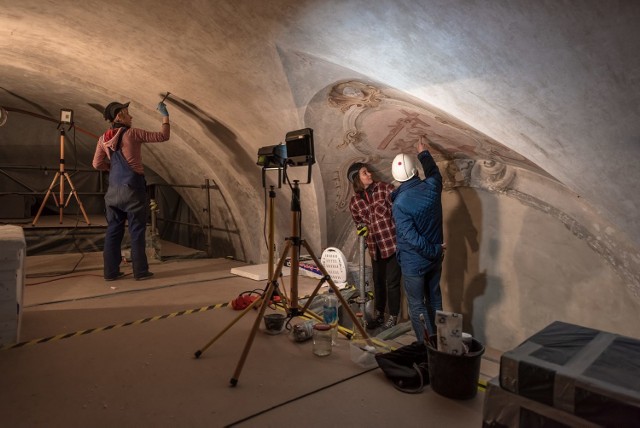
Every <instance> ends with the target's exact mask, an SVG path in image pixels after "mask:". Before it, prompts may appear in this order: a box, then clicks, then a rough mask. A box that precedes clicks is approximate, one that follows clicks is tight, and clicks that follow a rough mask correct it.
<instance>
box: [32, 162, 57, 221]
mask: <svg viewBox="0 0 640 428" xmlns="http://www.w3.org/2000/svg"><path fill="white" fill-rule="evenodd" d="M59 176H60V171H58V172H56V175H55V176H54V177H53V180H51V185H50V186H49V190H47V194H46V195H44V199H43V200H42V204H40V209H39V210H38V213H37V214H36V216H35V218H34V219H33V222H32V223H31V226H35V225H36V223H37V222H38V219H39V218H40V214H42V210H43V209H44V206H45V205H46V203H47V199H49V195H50V194H51V190H52V189H53V186H55V184H56V181H57V180H58V177H59ZM54 200H55V197H54Z"/></svg>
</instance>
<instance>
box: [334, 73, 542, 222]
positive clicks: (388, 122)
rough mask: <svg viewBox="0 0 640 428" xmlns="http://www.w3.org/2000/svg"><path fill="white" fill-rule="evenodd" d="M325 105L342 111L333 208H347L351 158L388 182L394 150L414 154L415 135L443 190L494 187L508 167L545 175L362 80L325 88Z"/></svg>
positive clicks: (500, 185) (508, 175) (502, 184)
mask: <svg viewBox="0 0 640 428" xmlns="http://www.w3.org/2000/svg"><path fill="white" fill-rule="evenodd" d="M327 102H328V104H329V106H330V107H332V108H335V109H338V110H339V111H340V112H341V114H342V115H343V120H342V139H341V141H339V142H337V145H336V147H335V150H334V151H332V152H333V155H332V156H336V155H337V156H338V158H337V159H338V161H337V163H338V165H336V166H338V168H337V170H338V172H337V175H336V180H335V184H336V190H337V193H336V195H335V196H336V201H335V207H334V208H335V211H345V210H347V204H348V198H349V190H350V184H349V183H348V181H347V180H346V171H347V169H348V168H349V166H350V165H351V164H352V163H353V162H365V163H367V164H369V165H371V167H372V169H373V170H374V171H375V172H376V173H377V177H378V179H382V180H384V181H388V182H391V181H392V177H391V176H390V172H391V171H390V164H391V160H392V159H393V157H394V156H395V155H396V154H398V153H411V154H415V153H416V148H415V146H416V143H417V141H418V137H419V136H420V135H425V136H427V138H428V139H429V140H430V141H431V142H432V144H431V145H430V148H429V151H430V152H431V153H432V155H433V156H434V158H435V160H436V162H437V163H438V166H439V167H440V169H441V172H442V174H443V180H444V186H445V188H451V187H455V186H462V185H471V186H478V187H483V188H487V189H488V190H494V191H499V190H502V189H504V188H506V187H507V186H508V185H509V183H510V182H511V181H512V180H513V177H514V174H515V170H514V169H513V167H518V168H524V169H528V170H531V171H534V172H536V173H539V174H546V173H545V172H544V171H543V170H541V169H540V168H539V167H538V166H536V165H535V164H533V163H532V162H530V161H529V160H527V159H525V158H524V157H523V156H521V155H520V154H518V153H516V152H515V151H513V150H511V149H509V148H508V147H506V146H504V145H502V144H500V143H498V142H497V141H494V140H492V139H490V138H488V137H487V136H486V135H483V134H482V133H480V132H478V131H476V130H474V129H472V128H470V127H468V126H466V125H465V124H463V123H461V122H459V121H456V120H454V119H452V118H450V117H448V116H447V115H446V114H444V113H442V112H440V111H438V110H437V109H435V108H430V107H424V106H420V105H416V104H412V103H410V102H408V101H406V100H403V99H400V97H399V96H394V95H393V94H392V93H391V91H387V92H385V91H384V90H382V89H380V88H378V87H376V86H374V85H371V84H367V83H364V82H360V81H357V80H350V81H345V82H340V83H337V84H336V85H334V86H333V87H331V88H330V90H329V93H328V95H327Z"/></svg>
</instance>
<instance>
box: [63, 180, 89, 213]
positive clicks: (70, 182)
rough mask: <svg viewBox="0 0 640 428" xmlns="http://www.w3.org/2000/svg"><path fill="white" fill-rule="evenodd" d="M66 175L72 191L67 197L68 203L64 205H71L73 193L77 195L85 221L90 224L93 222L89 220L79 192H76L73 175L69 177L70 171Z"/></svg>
mask: <svg viewBox="0 0 640 428" xmlns="http://www.w3.org/2000/svg"><path fill="white" fill-rule="evenodd" d="M64 176H65V178H66V179H67V182H68V183H69V187H71V193H70V194H69V199H67V203H66V204H64V206H65V207H66V206H67V205H69V201H70V200H71V195H73V196H75V197H76V201H78V205H79V206H80V211H82V215H83V216H84V221H86V222H87V225H90V224H91V222H90V221H89V217H87V212H86V211H85V210H84V205H82V201H81V200H80V197H79V196H78V192H76V188H75V186H74V185H73V182H72V181H71V177H69V173H68V172H65V173H64Z"/></svg>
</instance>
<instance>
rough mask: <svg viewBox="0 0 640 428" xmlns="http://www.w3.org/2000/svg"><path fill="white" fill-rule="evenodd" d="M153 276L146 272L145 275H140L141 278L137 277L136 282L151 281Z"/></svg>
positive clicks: (151, 273)
mask: <svg viewBox="0 0 640 428" xmlns="http://www.w3.org/2000/svg"><path fill="white" fill-rule="evenodd" d="M152 276H153V272H149V271H146V272H145V273H143V274H140V276H136V277H135V278H136V281H144V280H145V279H149V278H151V277H152Z"/></svg>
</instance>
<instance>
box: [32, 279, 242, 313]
mask: <svg viewBox="0 0 640 428" xmlns="http://www.w3.org/2000/svg"><path fill="white" fill-rule="evenodd" d="M229 278H237V276H236V275H227V276H221V277H219V278H207V279H198V280H194V281H186V282H179V283H176V284H166V285H158V286H156V287H149V288H136V289H133V290H123V291H117V292H113V293H105V294H96V295H92V296H86V297H77V298H73V299H63V300H53V301H49V302H42V303H36V304H33V305H28V306H26V305H25V306H23V307H24V308H33V307H36V306H46V305H54V304H58V303H68V302H78V301H81V300H90V299H97V298H102V297H113V296H118V295H121V294H129V293H138V292H144V291H154V290H162V289H164V288H171V287H177V286H182V285H191V284H198V283H201V282H208V281H219V280H221V279H229Z"/></svg>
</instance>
